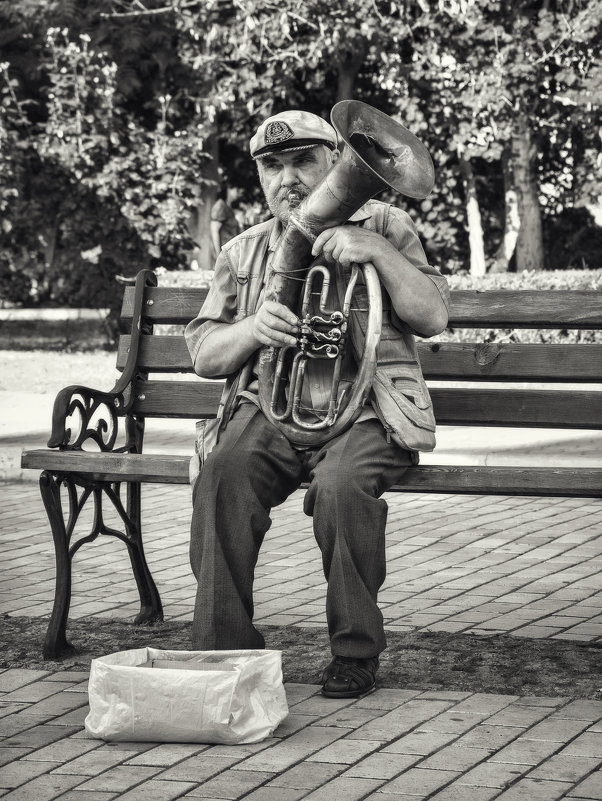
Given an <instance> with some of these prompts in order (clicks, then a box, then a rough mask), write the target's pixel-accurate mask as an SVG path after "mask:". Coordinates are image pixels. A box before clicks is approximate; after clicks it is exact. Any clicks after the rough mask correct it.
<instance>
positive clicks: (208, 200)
mask: <svg viewBox="0 0 602 801" xmlns="http://www.w3.org/2000/svg"><path fill="white" fill-rule="evenodd" d="M207 152H208V153H209V155H210V156H211V159H209V160H208V161H207V164H206V166H205V168H204V170H203V178H205V179H210V180H212V181H215V184H205V185H204V186H203V191H202V198H203V202H202V203H201V205H200V206H197V209H196V211H195V212H194V214H192V215H191V218H190V220H189V223H188V224H189V228H190V233H191V235H192V238H193V239H194V241H195V243H196V248H195V249H194V251H193V253H192V259H191V260H192V261H195V262H196V267H197V269H199V270H203V271H205V272H206V271H207V270H212V269H213V264H214V259H213V249H212V245H211V230H210V229H211V209H212V207H213V204H214V203H215V200H216V197H217V192H218V188H219V187H218V185H217V181H218V166H219V148H218V141H217V137H215V136H212V137H210V138H209V139H208V140H207Z"/></svg>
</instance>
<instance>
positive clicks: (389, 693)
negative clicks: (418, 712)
mask: <svg viewBox="0 0 602 801" xmlns="http://www.w3.org/2000/svg"><path fill="white" fill-rule="evenodd" d="M420 694H421V693H420V690H391V689H387V688H381V689H380V690H379V691H378V692H376V693H371V694H370V695H366V696H365V697H364V698H360V699H359V700H358V701H356V702H355V704H354V706H355V707H364V708H366V709H384V710H390V709H395V708H396V707H398V706H401V704H403V703H405V702H406V701H410V700H412V698H416V697H417V696H418V695H420Z"/></svg>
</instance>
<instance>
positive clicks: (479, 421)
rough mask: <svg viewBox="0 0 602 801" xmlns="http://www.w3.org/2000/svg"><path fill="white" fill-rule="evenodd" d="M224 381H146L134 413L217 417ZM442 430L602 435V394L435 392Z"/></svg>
mask: <svg viewBox="0 0 602 801" xmlns="http://www.w3.org/2000/svg"><path fill="white" fill-rule="evenodd" d="M221 388H222V382H220V381H206V382H205V381H147V382H145V383H144V388H143V391H141V392H140V393H139V394H138V395H137V396H136V399H135V403H134V409H133V411H134V412H135V413H137V414H143V415H145V416H147V417H170V416H176V417H184V418H199V417H215V414H216V411H217V406H218V402H219V398H220V394H221ZM431 395H432V398H433V405H434V408H435V416H436V418H437V421H438V423H439V424H441V425H481V426H484V425H491V426H543V427H545V426H550V427H553V428H591V429H602V403H600V393H597V392H592V391H574V392H570V391H561V392H555V391H551V390H529V389H514V390H513V389H505V390H504V391H503V392H499V391H498V390H494V389H475V388H466V389H464V388H453V389H445V388H439V387H435V388H434V389H433V390H432V392H431Z"/></svg>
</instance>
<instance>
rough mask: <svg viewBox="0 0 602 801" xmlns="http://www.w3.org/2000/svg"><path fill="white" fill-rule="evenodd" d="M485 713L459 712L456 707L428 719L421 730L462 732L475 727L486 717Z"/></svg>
mask: <svg viewBox="0 0 602 801" xmlns="http://www.w3.org/2000/svg"><path fill="white" fill-rule="evenodd" d="M486 717H487V716H486V715H485V714H482V713H481V714H478V713H473V712H461V711H460V712H458V711H457V709H456V707H454V708H453V709H450V710H449V711H447V712H444V713H443V714H442V715H437V717H436V718H433V719H432V720H428V721H426V723H423V724H422V725H421V726H420V729H421V730H423V729H424V730H425V731H435V732H448V733H449V734H462V733H463V732H465V731H469V730H470V729H473V728H474V727H475V726H478V725H479V724H480V723H482V722H483V721H484V720H485V719H486Z"/></svg>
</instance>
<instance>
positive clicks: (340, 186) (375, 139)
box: [258, 100, 435, 446]
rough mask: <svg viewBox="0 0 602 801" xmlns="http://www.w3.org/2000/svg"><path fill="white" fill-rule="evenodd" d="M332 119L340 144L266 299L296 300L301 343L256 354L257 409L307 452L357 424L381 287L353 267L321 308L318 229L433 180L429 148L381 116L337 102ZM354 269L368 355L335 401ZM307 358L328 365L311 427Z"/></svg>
mask: <svg viewBox="0 0 602 801" xmlns="http://www.w3.org/2000/svg"><path fill="white" fill-rule="evenodd" d="M331 121H332V124H333V125H334V127H335V128H336V130H337V132H338V134H339V136H340V137H341V139H343V141H344V142H345V145H346V147H345V148H344V150H343V152H342V154H341V157H340V158H339V159H338V160H337V161H336V162H335V163H334V165H333V166H332V167H331V169H330V170H329V172H328V173H327V174H326V176H325V177H324V178H323V180H322V181H321V182H320V184H319V185H318V186H317V187H316V188H315V189H314V190H313V191H312V192H311V193H310V195H308V197H306V198H305V199H304V200H303V201H302V203H301V204H300V205H299V206H298V207H297V208H296V209H295V210H294V211H293V212H292V213H291V216H290V219H289V223H288V225H287V227H286V229H285V231H284V233H283V235H282V238H281V240H280V243H279V246H278V249H277V250H276V252H275V253H274V258H273V261H272V265H271V269H270V274H269V276H268V278H267V283H266V290H265V300H275V301H278V302H280V303H283V304H284V305H285V306H288V307H289V308H290V309H292V310H294V311H295V313H297V310H298V309H299V307H300V300H301V299H302V304H301V313H300V315H299V316H300V320H301V329H300V333H299V335H298V339H297V346H296V347H295V348H290V347H282V348H276V347H271V346H264V347H263V348H262V349H261V351H260V354H259V374H258V378H259V403H260V406H261V409H262V411H263V413H264V414H265V415H266V417H267V418H268V420H270V422H271V423H273V425H275V426H276V427H277V428H279V429H280V431H281V432H282V433H283V434H284V435H285V436H286V437H287V438H288V439H289V441H291V442H293V443H294V444H296V445H304V446H317V445H321V444H322V443H324V442H326V441H328V440H329V439H332V438H333V437H335V436H337V435H338V434H341V433H342V432H343V431H344V430H345V429H346V428H347V427H348V426H350V425H351V424H352V423H353V421H354V420H355V419H356V418H357V417H358V415H359V413H360V411H361V409H362V406H363V405H364V403H365V402H366V400H367V398H368V395H369V393H370V389H371V386H372V381H373V379H374V372H375V370H376V349H377V347H378V343H379V340H380V330H381V320H382V299H381V287H380V281H379V278H378V274H377V272H376V269H375V267H374V266H373V265H372V264H370V263H366V264H363V265H361V266H360V265H353V268H352V271H351V277H350V281H349V284H348V286H347V290H346V292H345V298H344V300H343V302H342V308H341V310H338V311H331V310H329V309H327V308H326V298H327V295H328V287H329V283H330V277H331V276H330V272H329V270H328V269H327V268H326V267H324V266H321V265H317V266H315V267H313V268H312V269H311V270H310V269H309V268H310V263H311V261H312V258H311V247H312V244H313V242H314V241H315V239H316V238H317V237H318V235H319V234H320V233H321V232H322V231H324V230H326V229H327V228H332V227H334V226H336V225H341V224H342V223H345V222H347V220H348V219H349V218H350V217H351V216H352V215H353V214H355V212H356V211H358V209H360V208H361V207H362V206H363V205H364V203H366V201H367V200H369V199H370V198H371V197H373V196H374V195H375V194H377V193H378V192H381V191H383V190H384V189H385V188H386V187H387V186H389V187H391V188H392V189H394V190H396V191H397V192H400V193H401V194H403V195H407V196H408V197H412V198H424V197H426V196H427V195H428V194H429V192H430V191H431V189H432V188H433V184H434V177H435V176H434V169H433V162H432V160H431V157H430V155H429V153H428V150H427V149H426V147H425V146H424V145H423V144H422V143H421V142H420V141H419V140H418V139H417V138H416V137H415V136H414V134H412V133H411V132H410V131H408V129H407V128H405V127H404V126H403V125H401V124H400V123H398V122H395V120H393V119H392V118H391V117H389V116H388V115H387V114H383V113H382V112H381V111H378V110H377V109H375V108H373V107H372V106H369V105H367V104H366V103H361V102H359V101H357V100H343V101H341V102H340V103H337V104H336V105H335V106H334V107H333V109H332V111H331ZM360 271H361V272H362V273H363V276H364V282H365V285H366V292H367V296H368V301H369V315H368V324H367V328H366V332H365V343H364V351H363V354H362V356H361V359H360V361H359V364H358V370H357V376H356V378H355V381H354V384H353V387H352V389H351V391H350V392H348V393H347V394H345V395H343V396H342V397H339V378H340V372H341V364H342V355H343V353H344V350H345V346H346V342H347V340H348V339H349V331H348V323H349V315H350V313H351V298H352V295H353V289H354V287H355V284H356V282H357V280H358V278H359V276H360ZM320 281H321V283H322V287H321V292H320V313H319V314H313V315H312V313H311V308H310V298H311V295H312V293H313V288H314V286H315V284H316V282H320ZM309 359H330V360H332V363H333V370H332V386H331V391H330V400H329V405H328V409H326V410H320V411H324V414H323V416H322V417H320V415H319V413H316V416H317V418H318V419H316V420H308V419H307V417H305V418H304V417H303V413H302V408H301V395H302V391H303V382H304V375H305V370H306V366H307V363H308V360H309ZM287 377H288V381H287V380H286V379H287Z"/></svg>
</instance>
